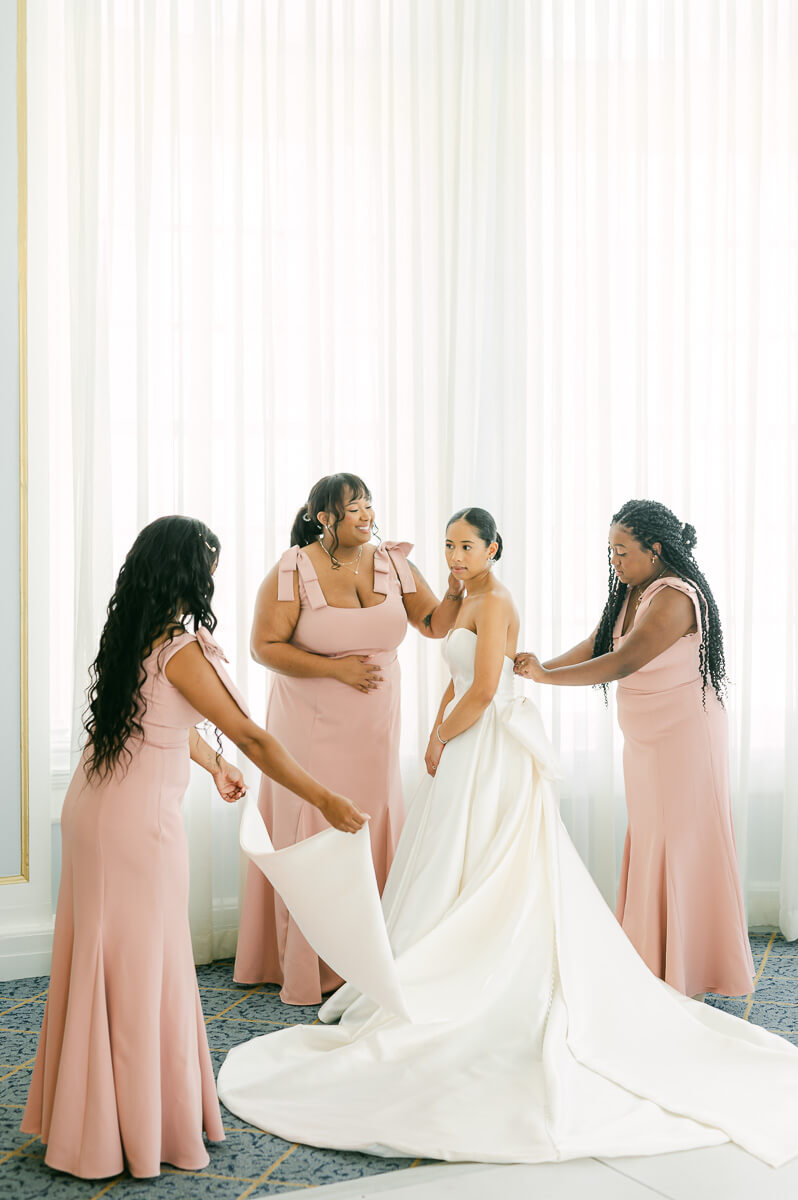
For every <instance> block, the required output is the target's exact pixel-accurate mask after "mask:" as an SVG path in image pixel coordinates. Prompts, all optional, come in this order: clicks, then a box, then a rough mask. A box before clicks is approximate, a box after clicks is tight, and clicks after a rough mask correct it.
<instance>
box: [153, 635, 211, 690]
mask: <svg viewBox="0 0 798 1200" xmlns="http://www.w3.org/2000/svg"><path fill="white" fill-rule="evenodd" d="M207 666H209V663H208V660H207V659H206V658H205V655H204V654H203V653H202V650H201V649H200V645H199V642H197V641H196V640H195V639H193V638H192V640H191V641H190V642H186V644H185V646H181V647H180V649H179V650H175V652H174V654H173V655H172V657H171V658H170V659H169V661H168V663H167V664H166V666H165V668H164V674H165V675H166V678H167V679H168V680H169V682H170V683H171V684H174V685H175V686H179V684H180V682H181V681H182V680H183V679H185V678H186V676H189V675H194V674H196V672H197V671H200V672H204V669H205V667H207ZM210 669H211V670H213V668H212V667H211V668H210Z"/></svg>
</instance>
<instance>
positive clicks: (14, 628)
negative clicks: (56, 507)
mask: <svg viewBox="0 0 798 1200" xmlns="http://www.w3.org/2000/svg"><path fill="white" fill-rule="evenodd" d="M39 11H41V8H40V6H39ZM37 23H38V22H37V5H36V4H31V6H30V9H29V20H28V44H29V46H30V44H31V42H32V40H33V39H34V38H35V36H36V27H37ZM16 43H17V30H16V5H15V4H3V5H0V56H1V58H0V81H2V83H1V84H0V88H1V91H0V99H1V100H2V103H3V106H4V112H3V114H2V117H0V179H2V181H3V186H2V201H1V202H0V222H2V231H0V238H2V247H3V249H2V258H1V259H0V337H1V338H2V341H1V342H0V350H1V353H0V362H2V363H3V375H2V378H3V403H2V412H3V418H4V420H5V419H8V420H9V421H10V419H11V415H13V420H14V423H15V424H16V413H17V401H18V394H19V393H18V388H17V380H18V375H17V371H16V369H14V370H13V371H12V370H11V367H10V365H7V364H9V362H10V360H9V358H8V357H7V354H8V353H10V350H11V348H12V344H13V353H14V356H15V358H14V361H15V360H16V338H17V294H18V293H17V262H16V243H17V228H16V217H17V212H16V204H17V183H16V180H17V174H16V172H17V145H16ZM30 57H31V56H30V55H29V58H30ZM39 57H40V59H42V58H43V56H39ZM35 60H36V56H33V59H32V61H31V69H30V71H29V74H28V113H29V114H30V111H31V108H32V107H33V106H34V105H35V104H36V103H38V102H39V101H40V99H41V97H43V96H44V95H45V92H46V89H45V81H44V79H43V78H42V77H41V76H42V74H43V72H44V67H45V63H44V61H40V63H39V69H38V72H37V69H36V61H35ZM9 104H10V105H12V106H13V107H12V110H11V113H9V112H8V106H9ZM43 168H44V169H46V164H45V160H44V155H43V154H41V153H40V154H39V155H36V154H35V148H34V147H30V153H29V175H28V180H29V195H30V198H31V200H32V202H31V203H30V204H29V246H30V256H29V260H30V259H33V260H37V259H38V258H39V257H40V256H42V255H46V252H47V247H46V240H45V234H46V230H45V226H44V223H43V222H42V221H41V220H40V208H41V206H40V205H39V206H37V203H36V197H37V195H38V196H40V197H41V196H43V195H44V194H45V189H46V177H42V173H41V172H42V169H43ZM9 180H11V181H13V187H12V188H11V187H10V186H7V184H8V181H9ZM12 191H13V195H12V194H11V192H12ZM12 222H13V257H12V258H11V259H9V256H8V254H7V252H6V251H7V247H8V245H9V243H8V240H7V239H8V233H9V229H10V227H11V224H12ZM45 300H46V298H45V297H37V296H32V295H30V294H29V297H28V336H29V345H33V346H44V345H46V344H47V313H46V304H45ZM28 434H29V444H30V445H31V446H33V447H35V453H34V454H33V455H31V458H30V461H29V539H28V540H29V587H28V591H29V605H28V622H29V630H30V656H29V723H30V740H29V767H30V879H29V882H27V883H17V884H7V885H5V886H3V887H0V979H14V978H18V977H20V976H24V975H37V974H42V973H44V972H46V971H48V970H49V965H50V948H51V940H52V926H53V919H52V908H53V905H52V896H51V883H50V751H49V695H48V657H49V656H48V610H49V604H48V582H49V581H48V511H47V510H48V489H47V477H48V466H47V463H48V442H47V388H46V363H45V361H44V356H43V355H41V354H39V355H35V354H32V355H29V363H28ZM0 445H2V447H3V448H2V451H1V453H2V455H4V456H7V457H8V460H9V461H8V462H7V463H6V462H5V460H4V459H3V460H0V480H1V482H2V486H3V487H6V484H7V483H8V485H9V495H8V496H6V495H5V494H3V495H2V503H0V536H2V544H3V550H4V553H3V558H4V562H5V565H6V569H7V575H6V579H7V581H8V583H7V586H6V588H4V589H3V593H4V594H3V595H2V605H3V608H2V610H0V615H1V616H2V620H3V626H2V627H3V630H4V640H5V646H6V661H7V662H9V663H12V662H14V661H15V658H14V656H15V655H16V654H18V645H19V643H18V640H17V639H18V635H19V621H18V616H17V613H18V605H19V590H18V587H17V574H16V563H17V561H18V532H19V519H18V508H17V501H16V488H17V481H18V473H17V466H18V464H17V449H16V448H17V440H16V436H14V437H11V436H9V435H8V434H7V433H6V432H5V431H4V434H3V437H2V438H0ZM12 490H13V492H14V496H13V500H12V498H11V494H10V493H11V491H12ZM6 605H7V606H8V611H7V612H6V608H5V606H6ZM9 674H10V675H12V681H13V687H10V689H9V693H8V697H9V698H8V701H7V702H6V701H5V700H3V701H2V702H0V703H2V704H4V705H5V704H6V703H10V704H11V705H12V711H11V712H8V711H6V708H5V707H2V708H0V727H2V737H3V757H4V761H5V762H6V763H7V764H8V767H7V770H6V771H4V781H5V780H8V779H9V778H10V777H11V772H12V770H14V769H15V767H16V764H17V762H18V758H19V752H18V746H19V740H18V739H19V734H18V730H19V719H20V713H19V688H18V685H17V677H16V671H14V672H13V673H12V672H9ZM12 691H13V698H12ZM12 730H13V731H15V733H12ZM13 736H16V741H15V742H14V744H13V745H12V744H11V742H12V737H13ZM6 743H8V745H7V744H6ZM2 795H3V805H2V807H3V816H2V820H3V822H5V821H8V822H9V823H8V824H0V838H2V839H5V837H6V836H7V833H8V831H9V830H10V829H11V825H12V823H13V821H12V813H13V810H18V807H19V805H18V795H19V791H18V778H17V779H15V780H14V782H13V783H12V786H10V787H6V786H5V782H4V787H3V792H2ZM6 804H8V807H9V813H8V814H7V813H6V812H5V808H6ZM16 836H17V843H18V833H17V835H16ZM4 865H5V864H4ZM17 869H18V868H17Z"/></svg>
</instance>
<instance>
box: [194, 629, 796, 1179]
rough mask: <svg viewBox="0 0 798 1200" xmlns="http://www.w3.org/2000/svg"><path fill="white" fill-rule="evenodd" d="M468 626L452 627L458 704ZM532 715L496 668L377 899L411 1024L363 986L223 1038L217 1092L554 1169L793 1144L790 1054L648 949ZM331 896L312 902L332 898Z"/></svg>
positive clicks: (359, 1130)
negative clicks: (586, 851) (606, 1159)
mask: <svg viewBox="0 0 798 1200" xmlns="http://www.w3.org/2000/svg"><path fill="white" fill-rule="evenodd" d="M475 646H476V638H475V635H474V634H473V633H471V632H470V631H469V630H466V629H458V630H455V631H454V632H453V633H452V634H451V635H450V637H449V639H448V642H447V645H446V649H445V654H446V657H447V661H448V663H449V666H450V668H451V671H452V676H453V679H454V683H455V702H456V700H457V698H458V697H459V696H461V695H462V694H463V693H464V691H465V690H466V689H467V688H468V686H469V684H470V682H471V680H472V678H473V663H474V652H475ZM552 767H553V764H552V755H551V749H550V747H549V744H548V742H547V739H546V737H545V734H544V731H543V727H542V724H541V721H540V717H539V714H538V713H537V710H536V708H535V706H534V705H533V704H532V703H531V702H530V701H528V700H525V699H522V698H520V697H518V696H516V695H515V694H514V680H513V674H512V664H511V662H510V661H509V660H507V661H506V662H505V665H504V669H503V671H502V677H501V682H500V685H499V689H498V691H497V693H496V696H495V698H494V700H493V701H492V703H491V704H490V705H489V707H488V709H487V710H486V711H485V713H484V714H483V716H482V717H481V718H480V719H479V721H477V723H476V724H475V725H474V726H472V728H471V729H469V730H468V731H467V732H466V733H464V734H462V735H461V736H459V737H457V738H456V739H454V740H453V741H452V742H451V744H450V745H449V746H447V748H446V750H445V751H444V753H443V756H442V759H441V763H440V766H439V768H438V772H437V776H436V778H435V779H434V780H429V779H427V780H425V781H424V782H423V783H422V785H421V787H420V788H419V791H418V793H417V795H416V797H415V799H414V802H413V804H412V806H411V808H410V811H409V813H408V818H407V822H406V826H405V830H404V832H403V835H402V838H401V840H400V844H399V847H398V850H397V855H396V859H395V862H394V866H393V868H392V871H391V874H390V877H389V880H388V884H387V886H386V889H385V893H384V896H383V908H384V912H385V916H386V923H387V926H388V932H389V935H390V939H391V945H392V948H393V951H394V954H395V957H396V967H397V971H398V975H399V979H400V982H401V986H402V988H403V991H404V994H405V998H406V1001H407V1006H408V1009H409V1011H410V1012H411V1013H413V1014H414V1016H416V1017H417V1019H416V1020H415V1022H409V1021H407V1020H404V1019H402V1018H400V1017H396V1016H392V1015H391V1014H390V1013H388V1012H386V1011H385V1010H383V1009H380V1008H378V1007H376V1006H375V1005H374V1004H373V1003H372V1002H371V1001H369V1000H368V999H367V998H366V997H364V996H359V995H358V994H357V992H356V991H355V989H353V988H352V987H351V986H345V987H343V988H342V989H340V990H339V991H338V992H337V993H336V994H335V995H334V996H333V997H332V998H331V999H330V1000H329V1001H328V1002H327V1003H326V1004H325V1005H324V1006H323V1008H322V1010H321V1014H320V1015H321V1017H322V1020H325V1021H333V1020H335V1019H336V1018H339V1017H340V1024H339V1025H338V1026H337V1027H329V1028H324V1027H321V1026H297V1027H294V1028H292V1029H288V1030H284V1031H280V1032H278V1033H273V1034H270V1035H267V1036H264V1037H260V1038H256V1039H254V1040H253V1041H251V1042H247V1043H244V1044H242V1045H240V1046H236V1047H234V1048H233V1050H231V1052H230V1053H229V1055H228V1057H227V1059H226V1060H225V1062H224V1064H223V1066H222V1069H221V1071H220V1074H219V1080H218V1086H219V1095H220V1098H221V1099H222V1101H223V1103H224V1104H225V1105H226V1106H227V1108H229V1109H230V1110H231V1111H232V1112H234V1113H235V1114H236V1115H237V1116H239V1117H241V1118H243V1119H244V1120H247V1121H249V1122H251V1123H252V1124H255V1125H257V1126H259V1127H260V1128H262V1129H266V1130H269V1131H270V1132H272V1133H275V1134H278V1135H280V1136H281V1137H284V1138H287V1139H289V1140H291V1141H299V1142H305V1143H308V1144H311V1145H317V1146H332V1147H337V1148H341V1149H348V1150H362V1151H367V1152H370V1153H378V1154H385V1155H413V1156H424V1157H430V1158H439V1159H449V1160H466V1161H468V1160H470V1161H484V1162H530V1163H531V1162H544V1161H554V1160H559V1159H568V1158H576V1157H583V1156H591V1155H601V1156H617V1155H640V1154H656V1153H661V1152H665V1151H673V1150H683V1149H688V1148H694V1147H699V1146H709V1145H715V1144H718V1143H721V1142H725V1141H728V1140H731V1141H734V1142H736V1143H738V1144H739V1145H740V1146H742V1147H743V1148H744V1149H746V1150H748V1151H749V1152H750V1153H752V1154H754V1155H756V1156H758V1157H759V1158H761V1159H763V1160H764V1161H766V1162H768V1163H771V1164H773V1165H778V1164H781V1163H783V1162H786V1161H787V1160H789V1159H790V1158H792V1157H793V1156H795V1155H796V1154H798V1122H796V1120H795V1113H796V1111H798V1050H796V1049H795V1048H794V1047H793V1046H791V1045H790V1044H789V1043H787V1042H786V1041H784V1040H783V1039H780V1038H778V1037H777V1036H775V1035H774V1034H770V1033H768V1032H766V1031H765V1030H763V1029H759V1028H757V1027H755V1026H751V1025H749V1024H748V1023H746V1022H744V1021H741V1020H738V1019H737V1018H735V1017H731V1016H729V1015H727V1014H726V1013H723V1012H720V1011H718V1010H716V1009H713V1008H710V1007H707V1006H705V1005H701V1004H698V1003H696V1002H694V1001H692V1000H690V999H687V998H685V997H684V996H682V995H681V994H680V993H678V992H676V991H675V990H674V989H672V988H671V987H669V986H668V985H667V984H665V983H663V982H662V981H661V980H659V979H657V978H656V977H655V976H654V975H652V974H651V972H650V971H649V970H648V968H647V967H646V966H645V964H644V963H643V962H642V960H641V959H640V958H639V957H638V955H637V954H636V952H635V950H634V949H633V947H632V945H631V944H630V942H629V941H628V939H627V937H626V935H625V934H624V932H623V930H622V929H621V928H620V926H619V925H618V924H617V922H616V921H615V918H614V917H613V915H612V913H611V912H610V910H609V909H608V908H607V906H606V904H605V903H604V900H603V898H602V897H601V895H600V894H599V892H598V890H597V889H596V887H595V885H594V884H593V882H592V880H591V878H590V876H589V874H588V872H587V870H586V869H585V867H584V865H583V863H582V861H581V860H580V858H579V856H578V854H577V853H576V851H575V849H574V847H573V845H572V844H571V841H570V839H569V837H568V835H567V832H566V830H565V828H564V826H563V824H562V822H561V820H560V816H559V812H558V808H557V799H556V791H555V785H554V782H553V780H552V774H553V769H552ZM316 882H317V885H318V886H319V888H320V892H319V904H320V905H322V904H323V903H324V895H323V892H322V891H321V888H323V880H317V881H316Z"/></svg>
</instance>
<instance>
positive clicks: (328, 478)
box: [291, 471, 378, 567]
mask: <svg viewBox="0 0 798 1200" xmlns="http://www.w3.org/2000/svg"><path fill="white" fill-rule="evenodd" d="M347 492H348V493H349V494H350V500H347V499H346V495H347ZM362 496H363V497H365V498H366V500H371V491H370V489H369V488H368V486H367V485H366V484H365V483H364V482H363V480H362V479H361V478H360V476H359V475H352V474H350V473H349V472H348V471H338V472H336V474H335V475H325V476H324V477H323V478H322V479H319V480H318V481H317V482H316V483H314V485H313V487H312V488H311V489H310V494H309V495H308V498H307V500H306V501H305V503H304V504H303V505H302V507H301V508H300V510H299V512H298V513H297V515H296V516H295V517H294V523H293V525H292V526H291V545H292V546H309V545H310V544H311V542H315V541H318V539H319V538H320V537H321V535H322V534H323V532H324V530H323V529H322V526H321V524H320V523H319V519H318V516H317V515H316V514H317V513H320V512H326V513H332V514H333V516H334V518H335V520H334V521H331V522H330V524H329V525H328V526H327V532H328V533H331V534H332V539H333V541H332V546H331V547H330V558H331V559H332V564H333V566H334V567H340V565H341V564H340V563H339V561H338V559H337V558H336V557H335V552H336V550H337V549H338V532H337V529H338V522H339V521H340V520H342V519H343V516H344V514H345V512H346V505H347V504H349V503H351V500H359V499H360V498H361V497H362ZM373 532H374V533H375V534H377V533H378V530H377V526H376V525H374V526H373Z"/></svg>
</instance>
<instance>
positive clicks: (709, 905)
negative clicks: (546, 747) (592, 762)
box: [614, 576, 754, 996]
mask: <svg viewBox="0 0 798 1200" xmlns="http://www.w3.org/2000/svg"><path fill="white" fill-rule="evenodd" d="M665 587H672V588H676V589H677V590H678V591H680V592H683V593H684V594H685V595H687V596H689V597H690V598H691V600H692V601H693V606H694V608H695V619H696V625H697V627H698V630H699V632H697V633H691V634H687V636H686V637H682V638H680V639H679V641H678V642H676V643H675V645H673V646H671V647H669V649H667V650H666V651H665V652H664V653H663V654H660V655H658V656H657V657H656V658H655V659H653V660H652V661H651V662H650V663H647V664H646V666H645V667H641V668H640V670H639V671H635V672H634V674H632V675H629V676H627V678H626V679H624V680H622V681H621V682H620V683H619V684H618V692H617V702H618V721H619V723H620V726H621V730H622V731H623V737H624V749H623V771H624V779H625V783H626V803H627V808H628V811H629V826H628V830H627V833H626V845H625V847H624V853H623V863H622V866H621V880H620V885H619V888H618V903H617V908H616V916H617V918H618V920H619V921H620V923H621V924H622V926H623V928H624V930H625V932H626V933H627V935H628V937H629V939H630V941H631V942H632V945H633V946H634V947H635V949H636V950H637V952H638V954H639V955H640V957H641V958H642V959H643V961H644V962H645V963H646V965H647V966H648V967H649V969H650V970H651V971H653V972H654V974H655V975H659V977H660V978H661V979H664V980H666V982H667V983H669V984H671V986H672V987H675V988H678V990H679V991H680V992H684V993H685V994H686V995H688V996H694V995H696V994H698V993H700V992H721V993H723V994H725V995H729V996H735V995H742V994H745V993H747V992H750V991H751V988H752V978H753V974H754V966H753V960H752V958H751V948H750V945H749V942H748V932H747V925H746V918H745V908H744V906H743V898H742V890H741V887H740V876H739V870H738V865H737V851H736V848H735V842H734V827H733V824H732V814H731V799H730V793H729V765H728V764H729V745H728V741H729V738H728V720H727V716H726V710H725V709H724V708H723V706H722V705H721V704H720V702H719V700H718V698H717V696H716V695H715V692H714V690H713V688H712V686H711V685H708V686H707V690H706V708H704V704H703V700H702V683H701V674H700V671H699V665H698V651H699V646H700V644H701V638H700V630H701V610H700V604H699V601H698V596H697V592H696V589H695V587H694V586H693V585H692V584H689V583H686V582H685V581H684V580H683V579H678V578H674V577H670V576H668V577H666V578H661V579H658V580H656V581H655V582H654V583H652V584H651V586H650V587H649V588H648V589H647V590H646V592H645V593H644V595H643V598H642V600H641V601H640V606H639V609H638V611H637V613H636V614H635V621H637V620H639V619H640V617H641V616H642V615H643V614H644V613H645V612H646V610H647V608H648V605H649V604H650V603H651V601H652V599H653V598H654V596H656V595H657V593H658V592H659V591H660V590H661V589H662V588H665ZM627 603H628V600H627ZM625 612H626V604H624V607H623V608H622V610H621V612H620V615H619V616H618V621H617V623H616V626H615V636H614V645H615V648H616V649H617V648H618V646H619V645H620V644H621V643H622V641H623V638H624V637H628V634H624V635H622V634H621V629H622V628H623V621H624V615H625ZM629 632H631V629H630V631H629Z"/></svg>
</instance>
